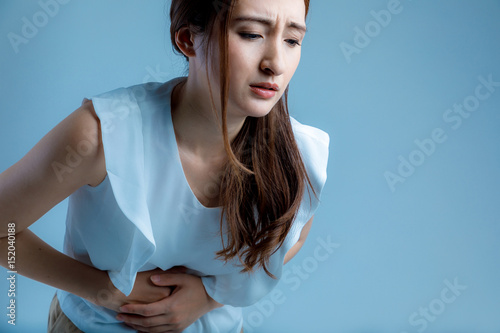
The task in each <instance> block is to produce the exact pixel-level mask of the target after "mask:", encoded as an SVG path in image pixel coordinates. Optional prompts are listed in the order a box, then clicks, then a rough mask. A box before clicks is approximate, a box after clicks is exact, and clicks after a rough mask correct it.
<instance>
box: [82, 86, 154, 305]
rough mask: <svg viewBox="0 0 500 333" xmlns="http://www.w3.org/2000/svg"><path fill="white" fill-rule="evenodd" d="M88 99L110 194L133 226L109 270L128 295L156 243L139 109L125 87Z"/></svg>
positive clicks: (117, 286)
mask: <svg viewBox="0 0 500 333" xmlns="http://www.w3.org/2000/svg"><path fill="white" fill-rule="evenodd" d="M91 100H92V103H93V105H94V109H95V112H96V114H97V116H98V117H99V119H100V121H101V132H102V140H103V147H104V155H105V160H106V170H107V173H108V175H107V177H108V179H109V182H110V184H111V188H112V191H113V195H114V197H115V200H116V202H117V204H118V206H119V208H120V209H121V211H122V212H123V214H124V216H125V217H126V218H127V220H128V221H129V222H130V223H131V224H132V225H133V226H134V227H135V228H136V230H135V231H134V232H132V233H128V234H127V235H126V237H128V238H129V239H127V240H126V241H122V242H120V243H121V244H128V245H129V246H128V248H127V249H121V250H122V251H124V253H123V255H124V258H125V260H124V261H123V263H122V265H120V267H114V268H113V269H112V270H108V275H109V277H110V279H111V281H112V282H113V284H114V285H115V287H116V288H118V289H119V290H120V291H121V292H123V293H124V294H125V295H129V294H130V292H131V291H132V288H133V285H134V282H135V277H136V274H137V271H138V270H139V269H140V268H141V267H142V266H143V265H144V263H145V262H147V260H148V259H149V258H150V257H151V256H152V254H153V253H154V251H155V247H156V244H155V240H154V237H153V233H152V228H151V220H150V216H149V210H148V206H147V200H146V189H145V188H144V184H145V181H144V144H143V133H142V117H141V111H140V109H139V106H138V103H137V100H136V98H135V96H134V94H133V93H131V92H130V90H129V89H126V88H119V89H116V90H114V91H111V92H107V93H104V94H101V95H97V96H94V97H92V98H91ZM124 227H125V226H124ZM123 235H124V234H121V235H117V236H122V237H123Z"/></svg>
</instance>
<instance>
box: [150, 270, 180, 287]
mask: <svg viewBox="0 0 500 333" xmlns="http://www.w3.org/2000/svg"><path fill="white" fill-rule="evenodd" d="M187 276H189V275H188V274H182V273H162V274H154V275H151V281H152V282H153V283H154V284H155V285H157V286H160V287H166V286H178V285H181V284H183V282H185V281H186V278H187Z"/></svg>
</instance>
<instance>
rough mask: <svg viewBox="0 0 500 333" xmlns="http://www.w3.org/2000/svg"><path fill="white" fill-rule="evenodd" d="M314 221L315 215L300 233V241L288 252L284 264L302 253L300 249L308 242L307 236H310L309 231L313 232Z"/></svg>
mask: <svg viewBox="0 0 500 333" xmlns="http://www.w3.org/2000/svg"><path fill="white" fill-rule="evenodd" d="M313 219H314V215H313V217H311V219H310V220H309V221H307V223H306V224H305V225H304V227H303V228H302V232H301V233H300V237H299V240H298V241H297V243H295V245H294V246H292V248H291V249H290V250H288V252H287V253H286V254H285V261H284V263H283V264H286V263H287V262H289V261H290V260H291V259H292V258H293V257H295V255H296V254H297V253H298V252H299V251H300V249H301V248H302V245H304V242H305V241H306V238H307V235H309V230H311V226H312V222H313Z"/></svg>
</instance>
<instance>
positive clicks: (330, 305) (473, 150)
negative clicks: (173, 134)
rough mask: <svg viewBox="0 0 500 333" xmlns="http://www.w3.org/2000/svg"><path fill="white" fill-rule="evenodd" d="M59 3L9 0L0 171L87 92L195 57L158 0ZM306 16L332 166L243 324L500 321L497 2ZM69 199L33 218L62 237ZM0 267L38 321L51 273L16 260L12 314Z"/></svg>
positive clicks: (3, 5)
mask: <svg viewBox="0 0 500 333" xmlns="http://www.w3.org/2000/svg"><path fill="white" fill-rule="evenodd" d="M207 1H208V0H207ZM49 2H51V1H50V0H42V1H6V0H3V1H1V2H0V100H1V107H0V156H1V158H0V172H1V171H3V170H5V169H7V168H8V167H9V166H11V165H12V164H14V163H15V162H16V161H18V160H19V159H20V158H21V157H22V156H23V155H24V154H25V153H26V152H27V151H28V150H29V149H30V148H31V147H33V146H34V145H35V144H36V142H38V141H39V140H40V139H41V138H42V137H43V135H45V134H46V133H47V132H48V131H49V130H50V129H51V128H53V127H54V126H55V125H56V124H57V123H58V122H59V121H61V120H62V119H64V118H65V117H66V116H68V115H69V114H70V113H71V112H72V111H74V110H75V109H76V108H78V106H79V105H80V103H81V101H82V99H83V98H84V97H89V96H92V95H94V94H98V93H101V92H105V91H108V90H112V89H115V88H117V87H124V86H129V85H133V84H137V83H142V82H147V81H166V80H168V79H170V78H173V77H175V76H179V75H183V74H184V73H185V65H184V62H183V59H182V58H181V57H179V56H175V55H174V54H173V52H172V51H171V46H170V42H169V38H168V33H167V28H168V20H167V18H166V15H165V1H164V0H149V1H139V0H133V1H132V0H128V1H123V0H107V1H100V0H86V1H82V0H70V1H68V0H65V1H62V0H61V1H60V2H61V3H62V2H65V3H64V4H61V5H59V8H57V10H56V8H55V7H47V6H45V5H44V4H45V3H49ZM44 8H45V9H44ZM167 8H168V7H167ZM47 12H48V14H47ZM44 13H45V14H44ZM389 15H390V16H389ZM307 23H308V28H309V32H308V35H307V37H306V40H305V41H304V43H303V49H302V52H303V53H302V61H301V65H300V66H299V69H298V71H297V73H296V75H295V77H294V78H293V80H292V83H291V92H290V109H291V114H292V115H293V116H294V117H296V118H297V119H298V120H299V121H301V122H302V123H305V124H309V125H312V126H315V127H319V128H321V129H323V130H324V131H326V132H328V133H329V134H330V138H331V149H330V159H329V166H328V181H327V184H326V186H325V189H324V192H323V194H322V197H321V199H322V205H321V206H320V208H319V210H318V212H317V213H316V217H315V220H314V224H313V228H312V230H311V232H310V235H309V238H308V240H307V242H306V244H305V245H304V247H303V249H302V250H301V252H300V253H299V254H298V255H297V256H296V257H295V258H294V259H293V260H292V261H291V262H290V263H289V264H288V265H287V266H285V276H284V278H283V279H282V281H281V282H280V284H279V285H278V287H277V289H276V290H275V292H274V293H273V294H272V295H270V296H269V297H267V298H265V299H264V300H262V301H261V302H259V303H258V304H257V305H255V306H253V307H250V308H248V309H246V310H245V322H246V324H245V325H246V326H245V327H246V330H247V331H248V332H263V333H271V332H273V333H276V332H278V333H280V332H318V333H322V332H356V333H358V332H359V333H364V332H396V333H402V332H407V333H413V332H429V333H430V332H454V333H460V332H478V333H480V332H494V333H498V332H500V316H499V315H498V313H499V312H498V311H499V309H500V287H499V281H500V267H499V259H500V258H499V257H500V191H499V187H500V177H499V172H500V149H499V143H500V84H499V83H498V82H500V62H499V60H500V1H498V0H481V1H474V0H469V1H465V0H440V1H432V0H413V1H411V0H401V1H396V0H371V1H347V0H343V1H337V0H335V1H327V0H313V1H312V3H311V10H310V16H309V17H308V20H307ZM29 24H37V25H38V27H37V26H36V25H35V26H34V27H35V28H36V30H35V29H33V27H32V29H31V30H30V29H29V28H27V27H28V26H29ZM25 25H26V27H24V26H25ZM23 30H24V31H23ZM23 34H24V35H23ZM23 38H24V39H23ZM485 81H486V82H487V81H490V83H489V84H486V85H485V83H484V82H485ZM430 140H432V141H430ZM66 208H67V202H66V201H63V202H62V203H61V204H59V205H58V206H56V207H55V208H54V209H52V210H51V211H50V212H48V213H47V214H46V215H45V216H44V217H43V218H41V219H40V220H39V221H37V222H36V223H35V224H34V225H33V226H32V227H31V230H33V231H34V232H36V233H37V234H38V235H39V236H40V237H42V238H43V239H44V240H45V241H47V242H48V243H50V244H51V245H52V246H54V247H56V248H57V249H61V248H62V241H63V232H64V222H65V215H66ZM18 246H21V244H18ZM6 277H7V272H6V270H5V269H1V270H0V305H1V307H0V308H2V309H4V310H2V311H0V318H3V319H0V331H2V332H44V331H45V327H46V321H47V314H48V306H49V303H50V301H51V299H52V296H53V294H54V289H53V288H51V287H48V286H45V285H42V284H40V283H38V282H34V281H31V280H29V279H27V278H24V277H21V276H18V280H17V298H16V302H17V304H18V307H17V318H16V319H17V320H16V323H17V324H16V326H15V327H13V326H11V325H8V324H7V317H6V315H5V314H6V313H7V310H6V306H7V304H8V297H7V291H8V284H7V281H6ZM4 313H5V314H4Z"/></svg>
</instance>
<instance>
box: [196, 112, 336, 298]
mask: <svg viewBox="0 0 500 333" xmlns="http://www.w3.org/2000/svg"><path fill="white" fill-rule="evenodd" d="M290 121H291V123H292V128H293V131H294V135H295V139H296V142H297V145H298V147H299V150H300V152H301V155H302V159H303V161H304V164H305V167H306V170H307V173H308V176H309V178H310V180H311V184H312V186H313V187H314V190H315V191H316V195H317V198H316V197H315V196H314V194H313V193H312V191H307V190H306V191H305V193H304V197H303V200H302V203H301V205H300V208H299V211H298V212H297V217H296V219H295V220H294V223H293V225H292V228H291V230H290V232H289V234H288V235H287V238H286V240H285V242H284V244H283V246H282V247H281V248H280V249H279V250H278V251H277V252H276V253H274V254H273V255H272V256H271V259H270V262H269V266H268V269H269V271H270V272H271V273H272V274H273V275H275V276H276V278H277V279H273V278H271V277H269V276H268V275H267V273H266V272H265V271H264V270H263V269H258V270H256V271H254V272H251V273H241V272H239V271H238V272H235V273H230V274H225V275H217V276H205V277H202V281H203V284H204V286H205V289H206V291H207V293H208V294H209V295H210V296H211V297H212V298H213V299H214V300H216V301H217V302H219V303H221V304H226V305H231V306H237V307H245V306H250V305H252V304H254V303H256V302H258V301H259V300H260V299H262V298H263V297H264V296H266V295H267V294H268V293H269V292H271V291H272V289H273V288H274V287H275V286H276V285H277V284H278V282H279V279H280V278H281V276H282V270H283V262H284V258H285V255H286V253H287V252H288V251H289V250H290V249H291V248H292V246H293V245H295V244H296V243H297V241H298V239H299V237H300V233H301V231H302V228H303V227H304V225H305V224H306V223H307V222H308V221H309V220H310V219H311V217H312V216H313V215H314V213H315V211H316V210H317V208H318V206H319V204H320V198H321V191H322V190H323V187H324V185H325V182H326V178H327V174H326V168H327V164H328V148H329V143H330V137H329V136H328V134H327V133H326V132H324V131H322V130H320V129H317V128H315V127H311V126H307V125H303V124H301V123H299V122H298V121H297V120H295V119H294V118H293V117H290ZM308 192H310V197H309V193H308Z"/></svg>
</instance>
